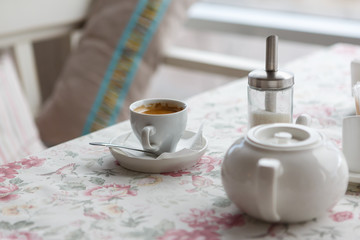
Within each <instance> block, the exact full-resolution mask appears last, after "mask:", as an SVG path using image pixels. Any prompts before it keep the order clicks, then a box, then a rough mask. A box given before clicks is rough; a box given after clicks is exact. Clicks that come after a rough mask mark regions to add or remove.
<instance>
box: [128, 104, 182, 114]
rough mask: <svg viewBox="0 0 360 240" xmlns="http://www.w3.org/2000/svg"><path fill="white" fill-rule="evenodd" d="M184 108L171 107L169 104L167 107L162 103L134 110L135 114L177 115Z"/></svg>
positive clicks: (142, 106)
mask: <svg viewBox="0 0 360 240" xmlns="http://www.w3.org/2000/svg"><path fill="white" fill-rule="evenodd" d="M183 109H184V108H182V107H177V106H169V105H168V104H167V103H166V104H165V105H163V104H161V103H151V104H149V105H146V106H145V105H141V106H139V107H137V108H135V109H134V111H135V112H138V113H144V114H170V113H176V112H179V111H181V110H183Z"/></svg>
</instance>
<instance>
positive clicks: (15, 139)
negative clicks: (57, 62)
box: [0, 50, 45, 164]
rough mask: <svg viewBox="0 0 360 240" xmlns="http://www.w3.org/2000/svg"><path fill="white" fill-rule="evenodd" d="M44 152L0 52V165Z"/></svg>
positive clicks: (8, 63) (5, 53)
mask: <svg viewBox="0 0 360 240" xmlns="http://www.w3.org/2000/svg"><path fill="white" fill-rule="evenodd" d="M43 149H45V147H44V145H43V144H42V142H41V140H40V137H39V134H38V131H37V129H36V126H35V122H34V119H33V117H32V114H31V112H30V107H29V105H28V103H27V102H26V98H25V96H24V94H23V92H22V89H21V87H20V82H19V77H18V75H17V73H16V70H15V64H14V61H13V59H12V56H11V54H10V52H9V51H8V50H3V51H0V164H6V163H11V162H16V161H20V160H21V159H22V158H24V157H26V156H27V155H30V154H33V153H37V152H39V151H42V150H43Z"/></svg>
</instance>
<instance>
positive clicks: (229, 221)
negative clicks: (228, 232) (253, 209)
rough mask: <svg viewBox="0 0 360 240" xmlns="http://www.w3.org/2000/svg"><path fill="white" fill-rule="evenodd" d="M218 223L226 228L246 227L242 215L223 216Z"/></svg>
mask: <svg viewBox="0 0 360 240" xmlns="http://www.w3.org/2000/svg"><path fill="white" fill-rule="evenodd" d="M216 222H217V223H218V224H219V225H221V226H224V227H225V228H232V227H241V226H243V225H245V219H244V215H243V214H241V213H239V214H235V215H233V214H231V213H224V214H221V217H219V218H218V219H217V220H216Z"/></svg>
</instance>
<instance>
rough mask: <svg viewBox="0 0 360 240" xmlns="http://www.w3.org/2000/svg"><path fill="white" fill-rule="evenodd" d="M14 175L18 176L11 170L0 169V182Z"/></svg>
mask: <svg viewBox="0 0 360 240" xmlns="http://www.w3.org/2000/svg"><path fill="white" fill-rule="evenodd" d="M16 174H18V172H17V171H16V170H14V169H12V168H0V182H4V181H5V180H6V179H9V178H14V177H15V175H16Z"/></svg>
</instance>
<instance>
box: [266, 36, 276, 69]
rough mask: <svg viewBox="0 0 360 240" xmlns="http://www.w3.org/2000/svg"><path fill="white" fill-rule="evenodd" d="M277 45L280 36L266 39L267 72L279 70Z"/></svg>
mask: <svg viewBox="0 0 360 240" xmlns="http://www.w3.org/2000/svg"><path fill="white" fill-rule="evenodd" d="M277 45H278V36H275V35H271V36H269V37H267V38H266V62H265V63H266V64H265V70H266V71H270V72H276V71H277V70H278V56H277Z"/></svg>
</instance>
